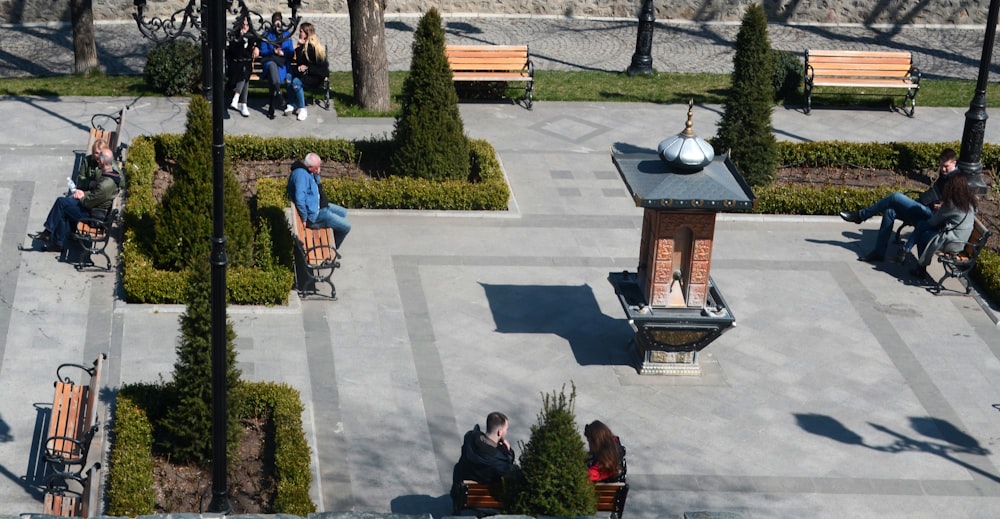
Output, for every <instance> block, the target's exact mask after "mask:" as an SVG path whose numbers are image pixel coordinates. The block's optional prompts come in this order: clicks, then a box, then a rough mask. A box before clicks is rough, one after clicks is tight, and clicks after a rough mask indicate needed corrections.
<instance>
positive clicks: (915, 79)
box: [906, 66, 921, 86]
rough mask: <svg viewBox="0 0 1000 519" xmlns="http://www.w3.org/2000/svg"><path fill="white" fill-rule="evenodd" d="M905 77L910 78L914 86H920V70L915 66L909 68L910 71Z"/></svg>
mask: <svg viewBox="0 0 1000 519" xmlns="http://www.w3.org/2000/svg"><path fill="white" fill-rule="evenodd" d="M906 75H907V76H910V82H912V83H913V84H914V85H917V86H920V76H921V75H920V69H919V68H917V67H916V66H911V67H910V70H908V71H907V72H906Z"/></svg>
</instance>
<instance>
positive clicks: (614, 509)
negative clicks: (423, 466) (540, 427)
mask: <svg viewBox="0 0 1000 519" xmlns="http://www.w3.org/2000/svg"><path fill="white" fill-rule="evenodd" d="M594 489H595V490H596V491H597V511H598V512H610V513H611V515H610V518H611V519H620V518H621V516H622V513H624V512H625V499H626V498H627V497H628V483H594ZM502 493H503V488H502V486H501V485H500V484H492V485H487V484H485V483H477V482H475V481H470V480H466V481H463V482H462V485H461V486H460V487H459V496H458V500H457V501H456V502H454V503H452V509H453V510H452V511H453V513H454V514H455V515H461V513H462V510H473V511H474V512H475V513H476V517H482V516H484V515H495V514H496V513H498V512H499V510H500V507H501V506H502V505H501V503H500V500H501V496H502Z"/></svg>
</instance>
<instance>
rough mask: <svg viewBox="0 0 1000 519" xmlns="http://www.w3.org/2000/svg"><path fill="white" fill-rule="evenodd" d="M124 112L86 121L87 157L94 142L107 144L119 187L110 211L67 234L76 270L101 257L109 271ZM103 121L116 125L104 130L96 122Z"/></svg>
mask: <svg viewBox="0 0 1000 519" xmlns="http://www.w3.org/2000/svg"><path fill="white" fill-rule="evenodd" d="M127 110H128V108H127V107H126V108H122V109H121V111H120V112H118V114H116V115H104V114H97V115H95V116H94V117H92V118H91V120H90V125H91V129H90V137H89V138H88V140H87V148H86V150H87V151H86V152H85V153H87V154H89V153H91V152H92V151H93V149H94V143H95V142H97V141H98V140H102V141H104V142H105V143H107V144H108V148H109V149H111V151H112V153H114V155H115V162H117V166H118V171H119V172H120V173H121V185H120V186H119V190H118V195H117V196H115V200H114V202H113V204H112V209H111V210H110V211H108V212H106V213H103V214H101V213H96V214H94V215H93V217H92V218H83V219H81V220H80V221H79V222H77V223H76V225H75V226H74V227H73V232H72V233H70V239H72V240H73V241H74V242H75V243H77V244H78V245H79V246H80V249H81V250H80V254H79V255H78V256H76V260H75V261H74V262H73V266H74V267H75V268H76V269H77V270H83V269H84V268H86V267H92V266H95V264H94V262H93V256H94V255H101V256H104V260H105V261H106V263H107V266H106V268H105V270H111V257H110V256H108V253H107V252H106V249H107V247H108V243H109V241H110V238H111V226H112V225H114V223H115V222H116V221H118V219H119V217H120V215H121V213H122V210H123V206H124V196H125V195H124V193H125V189H124V183H125V173H124V171H125V168H124V163H125V156H124V155H125V149H126V148H127V147H126V146H125V145H124V144H123V143H121V131H122V126H123V125H124V124H125V112H126V111H127ZM101 117H103V118H107V119H109V120H113V121H115V123H116V125H117V126H116V128H115V129H114V130H110V129H105V128H104V127H103V125H102V124H101V122H99V121H98V118H101ZM86 162H87V155H83V156H81V157H80V158H79V160H77V166H76V168H75V170H76V171H75V176H76V177H77V180H79V175H80V172H81V171H83V169H84V168H85V167H86ZM68 249H69V248H68V247H66V248H64V249H63V254H62V258H63V259H68V258H69V257H70V256H69V255H68V252H69V250H68Z"/></svg>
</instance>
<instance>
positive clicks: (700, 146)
mask: <svg viewBox="0 0 1000 519" xmlns="http://www.w3.org/2000/svg"><path fill="white" fill-rule="evenodd" d="M693 118H694V99H691V100H690V101H688V117H687V122H686V123H685V124H684V131H682V132H681V133H678V134H677V135H674V136H673V137H669V138H667V139H664V140H663V142H661V143H660V145H659V146H658V147H657V148H656V153H657V154H658V155H659V156H660V158H661V159H663V161H664V162H666V163H667V164H670V165H671V166H673V167H674V168H676V169H679V170H682V172H686V173H694V172H696V171H700V170H701V169H702V168H704V167H705V166H707V165H708V164H709V163H710V162H712V159H714V158H715V150H714V149H713V148H712V146H711V145H710V144H709V143H707V142H705V139H702V138H701V137H698V136H697V135H695V134H694V129H693V127H694V123H693V122H692V119H693Z"/></svg>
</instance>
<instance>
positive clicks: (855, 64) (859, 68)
mask: <svg viewBox="0 0 1000 519" xmlns="http://www.w3.org/2000/svg"><path fill="white" fill-rule="evenodd" d="M805 65H806V73H807V75H808V74H813V75H814V77H882V78H886V77H888V78H900V79H902V78H905V77H908V76H909V75H910V68H911V67H912V66H913V56H912V54H910V53H909V52H869V51H855V50H816V49H810V50H807V51H806V55H805Z"/></svg>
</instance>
